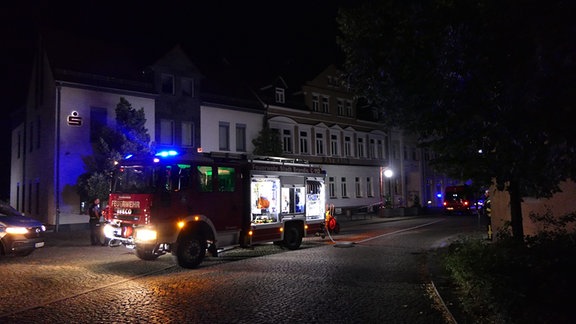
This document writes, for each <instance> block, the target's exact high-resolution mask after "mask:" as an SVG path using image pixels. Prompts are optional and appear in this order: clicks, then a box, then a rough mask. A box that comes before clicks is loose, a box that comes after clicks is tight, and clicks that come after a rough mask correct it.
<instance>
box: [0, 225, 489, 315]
mask: <svg viewBox="0 0 576 324" xmlns="http://www.w3.org/2000/svg"><path fill="white" fill-rule="evenodd" d="M342 225H343V226H342V232H341V233H340V234H339V235H335V236H333V237H332V239H331V238H330V237H326V238H324V239H322V238H321V237H309V238H306V239H305V240H304V242H303V245H302V248H301V249H299V250H296V251H289V250H283V249H282V248H280V247H278V246H276V245H273V244H267V245H261V246H256V247H254V248H253V249H233V250H230V251H226V252H224V253H222V255H221V256H220V257H218V258H212V257H210V258H207V259H206V261H205V262H204V263H202V265H201V266H200V267H199V268H198V269H194V270H189V269H183V268H180V267H178V266H177V264H176V262H175V261H174V259H173V258H172V257H171V256H169V255H165V256H162V257H160V258H158V260H156V261H143V260H140V259H138V258H137V257H136V256H135V255H134V253H133V251H132V250H129V249H126V248H124V247H118V248H109V247H93V246H89V239H88V237H85V238H84V237H78V235H76V239H75V240H73V241H67V240H60V241H54V242H52V241H51V239H48V240H47V246H46V247H45V248H42V249H39V250H37V251H35V252H34V253H33V254H32V255H30V256H28V257H24V258H5V259H1V260H0V276H1V277H2V278H11V279H10V280H6V282H5V283H4V284H3V289H2V290H1V291H0V298H1V300H2V303H1V304H0V322H3V323H32V322H38V321H41V322H43V323H62V322H66V323H104V322H114V323H143V322H147V323H183V322H185V323H321V322H322V323H451V322H453V320H454V319H453V318H452V314H451V313H450V312H449V310H448V312H447V311H446V309H445V308H444V305H443V304H444V303H443V300H441V299H439V298H438V296H437V295H436V294H435V286H434V283H433V280H432V279H431V278H433V275H431V274H430V271H429V269H430V266H429V263H430V258H433V257H434V253H433V251H434V250H435V249H436V248H438V247H442V246H446V245H447V244H449V242H451V241H452V240H455V239H458V238H461V237H463V235H478V234H479V226H478V224H477V220H476V218H475V217H473V216H456V217H455V216H451V217H443V216H433V217H424V216H419V217H402V218H398V219H382V218H376V217H374V218H368V219H365V220H360V221H356V220H351V221H347V222H344V221H343V222H342ZM58 234H59V233H58ZM48 235H53V234H51V233H48ZM73 237H74V235H70V238H73ZM50 242H52V244H50Z"/></svg>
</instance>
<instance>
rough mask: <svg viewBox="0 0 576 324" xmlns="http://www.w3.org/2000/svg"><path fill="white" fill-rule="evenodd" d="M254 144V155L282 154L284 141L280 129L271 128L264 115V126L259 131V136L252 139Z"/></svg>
mask: <svg viewBox="0 0 576 324" xmlns="http://www.w3.org/2000/svg"><path fill="white" fill-rule="evenodd" d="M252 144H254V152H253V153H254V155H262V156H282V154H283V150H282V142H281V141H280V134H279V133H278V130H276V129H271V128H270V125H269V123H268V120H267V119H266V117H264V126H263V127H262V130H261V131H260V132H259V133H258V136H257V137H255V138H254V139H253V140H252Z"/></svg>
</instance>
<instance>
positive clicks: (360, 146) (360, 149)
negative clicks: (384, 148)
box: [356, 137, 364, 158]
mask: <svg viewBox="0 0 576 324" xmlns="http://www.w3.org/2000/svg"><path fill="white" fill-rule="evenodd" d="M356 151H357V152H358V157H359V158H362V157H364V138H362V137H358V145H356Z"/></svg>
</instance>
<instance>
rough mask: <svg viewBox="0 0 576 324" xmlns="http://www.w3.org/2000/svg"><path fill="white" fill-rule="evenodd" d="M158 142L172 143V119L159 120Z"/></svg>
mask: <svg viewBox="0 0 576 324" xmlns="http://www.w3.org/2000/svg"><path fill="white" fill-rule="evenodd" d="M160 144H163V145H173V144H174V121H173V120H170V119H161V120H160Z"/></svg>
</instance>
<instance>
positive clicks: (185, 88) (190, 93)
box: [182, 78, 194, 97]
mask: <svg viewBox="0 0 576 324" xmlns="http://www.w3.org/2000/svg"><path fill="white" fill-rule="evenodd" d="M182 95H183V96H184V97H194V79H190V78H182Z"/></svg>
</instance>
